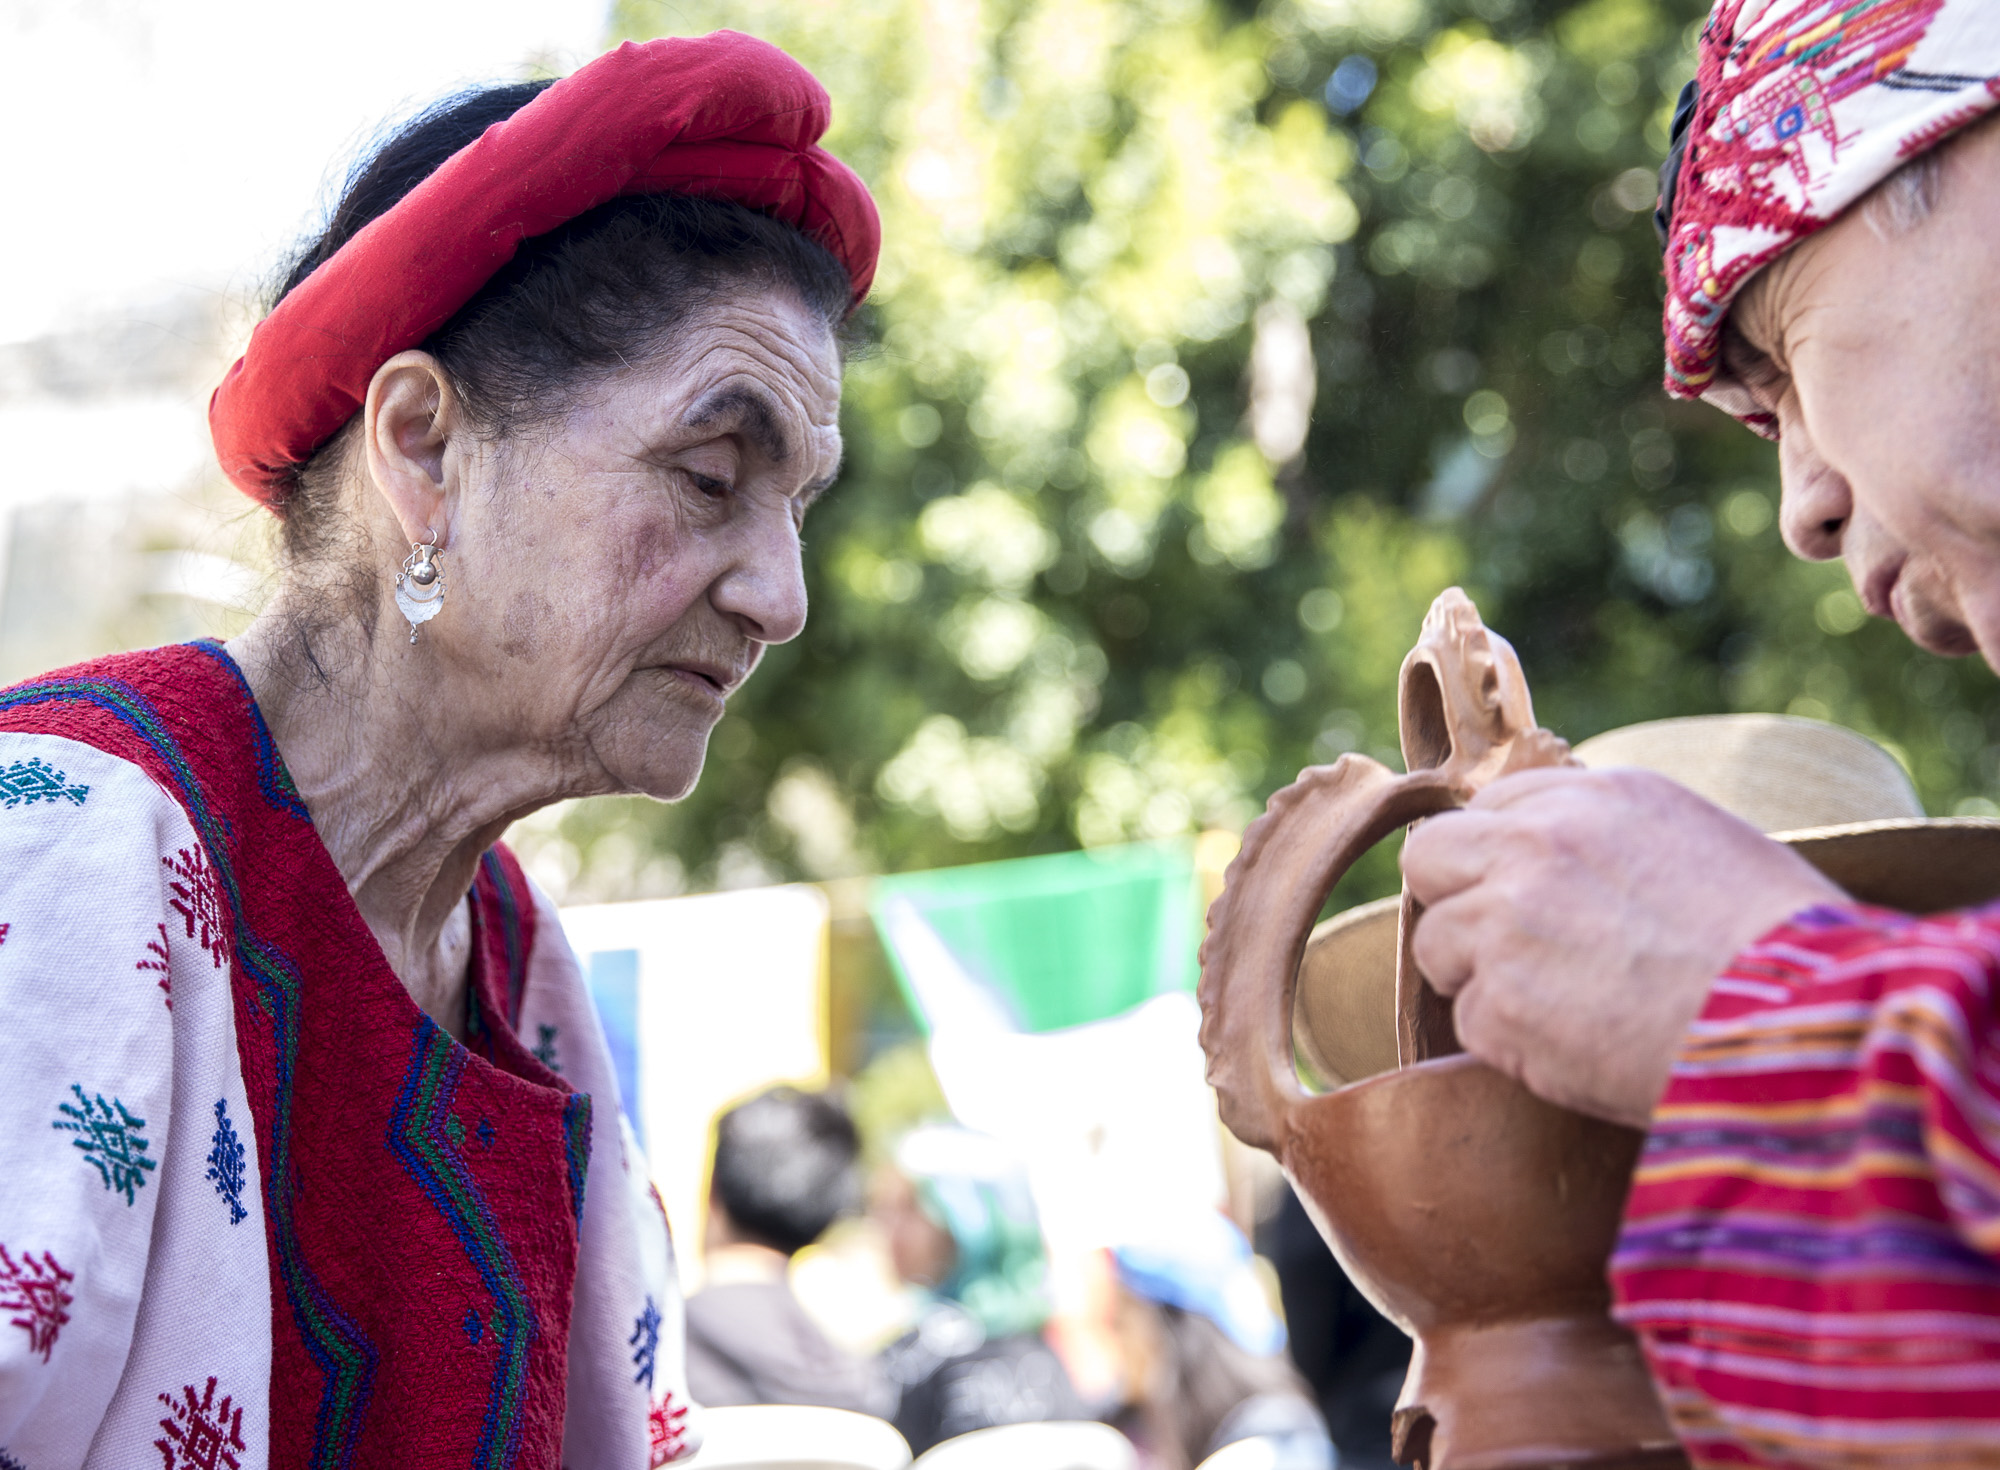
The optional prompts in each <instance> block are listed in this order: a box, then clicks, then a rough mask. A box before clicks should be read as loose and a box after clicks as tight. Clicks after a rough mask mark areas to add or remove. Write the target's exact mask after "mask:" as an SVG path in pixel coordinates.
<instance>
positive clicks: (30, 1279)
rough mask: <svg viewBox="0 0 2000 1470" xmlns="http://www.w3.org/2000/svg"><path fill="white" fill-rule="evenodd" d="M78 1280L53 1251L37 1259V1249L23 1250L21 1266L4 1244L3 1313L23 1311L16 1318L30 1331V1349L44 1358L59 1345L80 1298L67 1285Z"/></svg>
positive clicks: (0, 1272) (0, 1266)
mask: <svg viewBox="0 0 2000 1470" xmlns="http://www.w3.org/2000/svg"><path fill="white" fill-rule="evenodd" d="M74 1280H76V1273H75V1272H74V1271H65V1270H63V1268H62V1267H61V1266H60V1265H59V1264H57V1262H56V1258H55V1256H54V1255H53V1254H52V1253H51V1252H49V1251H43V1252H42V1258H41V1259H40V1260H39V1261H38V1260H36V1259H35V1253H34V1252H33V1251H25V1252H23V1253H22V1256H21V1262H20V1264H19V1265H16V1264H15V1263H14V1258H13V1257H12V1256H10V1255H9V1254H7V1247H6V1246H4V1245H0V1312H19V1313H21V1314H22V1315H21V1316H18V1317H15V1318H13V1319H11V1320H12V1325H13V1326H15V1327H20V1328H24V1329H25V1330H26V1331H27V1334H28V1351H29V1352H31V1353H40V1354H41V1355H42V1361H43V1362H44V1363H46V1362H47V1361H48V1360H49V1353H50V1351H51V1350H52V1349H53V1348H54V1347H55V1345H56V1334H57V1333H59V1332H60V1331H61V1330H62V1325H63V1323H65V1322H67V1321H69V1310H68V1308H69V1305H70V1303H72V1302H74V1301H75V1300H76V1298H75V1297H73V1296H71V1295H70V1294H69V1293H68V1292H67V1291H65V1290H64V1289H63V1288H64V1287H65V1286H67V1285H68V1284H69V1283H70V1282H72V1281H74Z"/></svg>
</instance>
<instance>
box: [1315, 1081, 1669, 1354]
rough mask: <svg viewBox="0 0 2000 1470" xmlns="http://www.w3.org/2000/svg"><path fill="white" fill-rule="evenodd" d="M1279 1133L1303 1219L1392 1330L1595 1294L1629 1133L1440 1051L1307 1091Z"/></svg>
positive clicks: (1625, 1181) (1635, 1147) (1631, 1143)
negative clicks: (1284, 1135) (1306, 1213)
mask: <svg viewBox="0 0 2000 1470" xmlns="http://www.w3.org/2000/svg"><path fill="white" fill-rule="evenodd" d="M1290 1131H1291V1137H1290V1138H1289V1139H1288V1141H1287V1142H1288V1146H1287V1148H1286V1149H1285V1159H1286V1163H1287V1164H1288V1166H1289V1167H1290V1170H1291V1172H1292V1174H1293V1176H1294V1181H1295V1182H1296V1183H1297V1185H1298V1186H1299V1190H1300V1193H1301V1195H1302V1197H1303V1198H1304V1200H1305V1202H1306V1205H1307V1208H1308V1210H1310V1211H1311V1212H1312V1213H1313V1215H1314V1217H1315V1223H1316V1224H1318V1226H1319V1228H1320V1231H1321V1233H1322V1234H1324V1235H1325V1236H1326V1238H1327V1240H1328V1242H1329V1243H1330V1244H1332V1246H1333V1248H1334V1251H1335V1253H1336V1254H1337V1255H1338V1256H1339V1257H1340V1260H1341V1264H1342V1265H1343V1266H1344V1267H1346V1269H1347V1271H1348V1274H1349V1275H1350V1276H1352V1277H1353V1278H1354V1280H1355V1283H1356V1284H1357V1285H1358V1286H1359V1287H1360V1288H1361V1290H1362V1291H1364V1292H1365V1293H1367V1295H1368V1297H1369V1299H1370V1300H1372V1301H1373V1302H1374V1303H1375V1304H1376V1305H1377V1306H1378V1307H1380V1308H1381V1309H1382V1311H1383V1312H1384V1313H1385V1314H1386V1315H1387V1316H1389V1317H1390V1318H1392V1319H1393V1320H1394V1321H1396V1322H1397V1323H1398V1324H1400V1325H1401V1326H1403V1327H1404V1328H1405V1329H1406V1330H1408V1331H1411V1332H1413V1333H1416V1332H1428V1331H1430V1330H1431V1328H1433V1327H1434V1326H1439V1325H1445V1324H1452V1323H1458V1324H1481V1323H1492V1322H1504V1321H1510V1320H1517V1319H1522V1318H1526V1317H1528V1316H1544V1315H1547V1314H1548V1313H1549V1312H1550V1311H1551V1310H1552V1309H1553V1310H1556V1311H1562V1310H1564V1309H1566V1308H1569V1307H1571V1306H1574V1308H1575V1309H1576V1310H1579V1311H1582V1310H1589V1309H1599V1310H1601V1309H1602V1308H1603V1306H1604V1305H1605V1303H1606V1301H1607V1299H1608V1292H1607V1288H1606V1286H1605V1280H1604V1262H1605V1259H1606V1258H1607V1257H1608V1256H1609V1255H1610V1253H1611V1246H1612V1242H1613V1240H1614V1239H1615V1238H1616V1236H1617V1233H1618V1221H1619V1216H1620V1213H1621V1211H1622V1210H1623V1208H1624V1204H1625V1194H1626V1191H1627V1190H1628V1188H1629V1187H1630V1185H1631V1179H1632V1166H1633V1164H1634V1163H1635V1162H1636V1161H1637V1159H1638V1156H1639V1147H1640V1144H1641V1142H1642V1136H1641V1135H1640V1134H1638V1133H1636V1132H1634V1131H1633V1130H1631V1129H1629V1128H1620V1127H1617V1126H1615V1125H1613V1124H1609V1123H1602V1122H1599V1121H1597V1120H1595V1119H1592V1118H1586V1117H1584V1116H1583V1115H1582V1114H1580V1113H1572V1112H1569V1111H1567V1110H1565V1109H1562V1108H1558V1107H1555V1106H1553V1105H1552V1104H1549V1103H1546V1102H1543V1101H1542V1100H1541V1099H1540V1098H1538V1097H1536V1096H1535V1095H1534V1094H1533V1093H1531V1092H1529V1091H1528V1090H1527V1089H1526V1088H1525V1087H1523V1086H1521V1084H1520V1083H1518V1082H1515V1081H1513V1080H1512V1079H1511V1078H1508V1077H1506V1076H1503V1075H1502V1074H1501V1073H1499V1072H1496V1071H1494V1070H1493V1069H1492V1068H1491V1067H1488V1066H1485V1065H1484V1064H1482V1063H1480V1062H1476V1061H1474V1060H1473V1059H1472V1058H1470V1057H1467V1056H1453V1057H1444V1058H1440V1059H1438V1060H1436V1061H1430V1062H1419V1063H1417V1064H1416V1065H1415V1066H1411V1067H1405V1068H1403V1069H1401V1070H1400V1071H1395V1072H1386V1073H1383V1074H1381V1075H1380V1076H1376V1077H1371V1078H1369V1079H1367V1080H1366V1081H1363V1082H1356V1083H1353V1084H1350V1085H1349V1086H1346V1087H1343V1088H1340V1089H1339V1090H1338V1091H1335V1092H1330V1093H1325V1094H1323V1095H1321V1096H1319V1097H1316V1098H1313V1099H1311V1100H1310V1101H1308V1102H1307V1103H1305V1104H1304V1105H1303V1106H1301V1107H1300V1108H1299V1109H1298V1111H1297V1112H1296V1113H1295V1114H1294V1115H1293V1118H1292V1120H1291V1130H1290Z"/></svg>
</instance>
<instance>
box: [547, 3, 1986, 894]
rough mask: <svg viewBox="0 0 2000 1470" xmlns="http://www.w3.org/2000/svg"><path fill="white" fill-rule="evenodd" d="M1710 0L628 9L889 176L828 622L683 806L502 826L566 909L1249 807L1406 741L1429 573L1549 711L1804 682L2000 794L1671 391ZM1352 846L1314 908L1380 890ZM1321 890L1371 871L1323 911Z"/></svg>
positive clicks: (819, 555)
mask: <svg viewBox="0 0 2000 1470" xmlns="http://www.w3.org/2000/svg"><path fill="white" fill-rule="evenodd" d="M1701 8H1702V7H1700V6H1699V4H1698V0H1672V3H1662V0H1583V3H1580V4H1569V5H1562V4H1538V3H1535V0H1267V3H1264V4H1261V5H1248V4H1233V3H1221V0H984V3H981V0H840V3H805V0H731V3H728V4H713V3H707V0H688V3H673V4H663V3H658V0H624V3H623V4H622V5H621V7H620V8H619V10H618V11H617V12H616V24H617V27H618V29H619V32H620V33H621V34H622V35H625V36H631V37H650V36H654V35H661V34H692V33H699V32H702V31H706V30H709V29H712V28H714V27H717V26H722V25H728V26H731V27H734V28H736V29H739V30H747V31H750V32H753V33H755V34H758V35H761V36H764V37H766V38H768V39H770V40H772V41H774V42H776V43H777V44H779V45H781V46H783V47H784V48H786V49H787V50H788V51H790V52H792V53H793V54H794V55H796V56H798V57H799V58H800V59H802V60H803V61H804V62H805V63H806V64H807V65H808V66H809V67H811V68H812V69H813V71H814V72H815V73H816V74H817V75H818V76H819V77H820V78H821V80H822V81H824V82H825V84H826V85H827V87H828V89H829V91H830V92H831V93H832V95H833V98H834V131H833V133H832V135H831V136H830V138H829V139H828V142H829V144H830V146H831V147H832V148H833V149H834V150H835V151H836V152H838V153H839V154H840V155H841V156H842V157H844V158H845V159H847V160H848V161H850V162H851V163H852V164H853V165H854V166H855V167H857V168H858V169H859V170H860V171H861V172H862V174H863V175H865V176H866V177H867V179H868V181H869V183H870V184H871V186H872V187H873V188H874V189H875V190H876V194H877V198H878V200H879V201H880V203H881V207H882V213H883V222H884V234H885V254H884V258H883V264H882V272H881V275H880V277H879V278H878V280H877V284H876V288H875V292H874V296H873V299H872V302H871V304H870V306H869V308H868V310H867V314H866V318H865V322H864V325H865V327H866V329H867V332H868V334H869V336H870V337H871V338H872V339H873V342H874V345H873V346H872V347H871V348H869V349H867V350H865V351H863V352H861V353H860V354H858V355H857V356H856V357H855V359H854V361H853V362H852V365H851V367H850V368H849V372H848V379H847V401H846V413H845V427H846V434H847V444H848V460H847V469H846V472H845V474H844V475H843V478H842V483H841V485H840V487H839V489H838V490H837V491H836V492H835V493H834V494H833V495H832V496H831V497H830V498H829V499H828V500H827V501H825V502H824V503H823V504H822V506H821V507H820V508H819V509H816V510H815V511H814V513H813V517H812V521H811V523H810V525H809V526H808V529H807V534H808V543H809V544H808V552H807V555H808V576H809V578H810V581H811V593H812V600H813V612H812V618H811V624H810V626H809V628H808V629H807V631H806V633H805V635H804V636H803V637H802V638H801V639H799V640H798V641H797V642H796V643H794V644H791V645H789V646H787V647H784V648H780V649H775V650H773V651H772V653H771V655H770V656H769V658H768V659H767V660H766V665H765V668H764V670H763V671H762V672H761V673H760V674H759V675H758V676H757V678H756V679H755V680H753V681H752V683H751V684H750V685H749V687H748V688H747V689H745V690H744V691H743V692H742V693H741V694H739V695H738V696H737V697H736V700H735V702H734V708H733V712H732V713H731V715H730V716H729V717H728V718H727V719H726V720H725V721H724V722H723V724H722V725H721V726H720V727H719V728H718V729H717V731H716V735H715V738H714V741H713V744H712V747H711V756H710V764H709V769H708V772H707V774H706V775H705V776H704V777H703V779H702V783H701V786H700V788H699V790H698V791H697V792H696V793H695V795H694V796H693V797H692V798H691V799H689V800H688V801H686V802H684V803H681V804H680V805H678V806H674V807H668V808H662V807H655V806H651V805H646V804H641V803H630V802H616V801H613V802H589V803H581V804H578V805H575V806H570V807H565V808H560V809H556V810H555V811H552V812H551V813H548V814H545V815H544V816H543V817H541V818H538V819H537V820H536V822H534V823H531V824H530V830H529V831H528V832H526V833H525V834H523V836H524V839H525V841H524V844H523V845H524V846H525V847H527V848H528V849H529V850H530V851H531V852H532V854H533V857H534V861H535V863H536V865H537V867H538V869H539V870H540V872H541V874H542V876H544V877H545V878H546V879H548V880H550V881H552V882H555V883H558V884H561V885H562V886H563V887H564V888H566V889H567V891H568V892H569V894H570V895H571V897H572V898H573V899H574V898H576V897H581V896H594V897H603V898H617V897H628V896H639V895H641V894H649V893H663V892H671V891H674V890H675V889H676V888H678V887H681V886H691V887H705V886H711V885H717V884H719V885H723V886H729V885H732V884H740V883H746V882H755V881H764V880H767V879H769V878H773V877H781V876H802V877H810V878H828V877H839V876H842V875H847V874H853V873H862V872H881V871H897V870H903V869H911V868H920V867H930V866H938V865H944V864H951V863H960V862H967V861H974V860H979V859H985V858H993V857H1002V856H1010V855H1016V854H1023V853H1032V852H1041V851H1048V850H1053V849H1060V848H1067V847H1071V846H1074V845H1077V844H1079V843H1081V844H1085V845H1089V844H1099V843H1110V842H1118V841H1123V840H1127V839H1132V838H1154V837H1169V836H1174V835H1177V834H1181V833H1185V832H1191V831H1195V830H1198V829H1202V828H1211V827H1226V828H1240V827H1241V826H1242V824H1243V823H1245V822H1246V821H1247V820H1248V819H1249V818H1250V817H1252V816H1253V815H1254V814H1255V813H1256V812H1257V811H1258V810H1259V808H1260V807H1261V805H1262V803H1263V801H1264V800H1265V798H1266V797H1267V796H1268V795H1269V793H1270V792H1271V791H1272V790H1273V789H1274V788H1276V787H1277V786H1279V785H1281V784H1283V783H1285V782H1287V781H1289V780H1290V779H1291V778H1292V776H1293V775H1294V774H1295V773H1296V771H1297V770H1298V769H1299V768H1300V767H1301V766H1303V765H1306V764H1309V763H1312V762H1320V761H1326V760H1330V759H1332V758H1334V757H1335V756H1337V755H1338V754H1340V753H1341V752H1343V751H1347V750H1362V751H1367V752H1369V753H1371V754H1374V755H1376V756H1378V757H1381V758H1383V759H1387V760H1390V761H1391V762H1394V761H1395V760H1396V757H1395V754H1394V752H1395V746H1396V731H1395V710H1394V701H1393V693H1394V681H1395V676H1396V672H1397V669H1398V666H1399V664H1400V661H1401V659H1402V656H1403V654H1404V652H1405V651H1406V650H1407V649H1408V647H1409V645H1410V644H1411V642H1412V641H1413V639H1414V637H1415V634H1416V631H1417V626H1418V623H1419V621H1420V619H1421V617H1422V614H1423V611H1424V609H1425V607H1426V605H1427V604H1428V602H1429V600H1430V599H1431V597H1432V596H1433V595H1434V594H1435V593H1436V592H1438V591H1439V590H1440V589H1441V588H1443V587H1445V586H1447V585H1449V584H1451V583H1454V582H1457V583H1461V584H1463V585H1464V586H1466V587H1467V589H1468V590H1469V591H1470V592H1471V593H1472V594H1473V596H1474V597H1475V598H1476V599H1477V601H1478V602H1479V605H1480V607H1481V608H1482V610H1483V611H1484V613H1485V615H1486V618H1487V620H1488V622H1489V623H1490V624H1491V625H1492V626H1493V627H1495V628H1497V629H1499V630H1500V631H1502V632H1503V633H1505V634H1506V635H1507V636H1508V637H1509V638H1510V639H1511V640H1512V641H1513V642H1514V644H1515V645H1516V647H1517V648H1518V650H1519V652H1520V654H1521V658H1522V661H1523V663H1524V665H1525V667H1526V670H1527V673H1528V677H1529V680H1530V683H1531V686H1532V688H1533V690H1534V692H1535V696H1536V703H1537V711H1538V714H1539V715H1540V717H1541V719H1542V721H1543V723H1545V724H1547V725H1549V726H1551V727H1552V728H1554V729H1555V730H1557V731H1558V732H1559V733H1561V734H1563V735H1565V736H1567V737H1569V738H1570V739H1572V740H1577V739H1581V738H1583V737H1585V736H1588V735H1591V734H1593V733H1596V732H1597V731H1599V730H1603V729H1606V728H1610V727H1613V726H1616V725H1621V724H1626V723H1629V722H1632V721H1635V720H1643V719H1650V718H1656V717H1661V716H1666V715H1675V714H1692V713H1701V712H1706V711H1716V710H1728V709H1750V710H1781V711H1783V710H1788V711H1790V712H1792V713H1794V714H1801V715H1810V716H1813V717H1816V718H1821V719H1832V720H1836V721H1839V722H1842V723H1845V724H1849V725H1852V726H1854V727H1856V728H1858V729H1860V730H1863V731H1865V732H1866V733H1868V734H1870V735H1872V736H1874V737H1875V738H1877V739H1879V740H1882V741H1883V742H1885V743H1886V744H1888V745H1889V746H1890V747H1891V748H1892V749H1893V750H1894V751H1895V752H1896V753H1897V754H1898V755H1899V756H1900V757H1902V758H1903V759H1904V761H1905V762H1906V763H1907V765H1908V766H1909V768H1910V770H1911V773H1912V774H1913V776H1914V777H1915V779H1916V782H1917V785H1918V787H1919V789H1920V791H1921V793H1922V795H1923V797H1924V799H1925V801H1926V803H1927V804H1928V806H1929V807H1930V809H1931V810H1932V811H1933V812H1949V811H1954V810H1957V811H1977V812H1993V811H1995V810H2000V809H1996V808H1995V807H1994V806H1993V805H1992V804H1991V803H1990V802H1989V801H1988V800H1987V799H1986V793H1989V792H1990V791H1991V790H1992V789H1993V785H1994V777H1995V774H1996V769H1995V758H1996V748H1995V746H1994V745H1993V743H1992V742H1993V739H1994V735H1995V732H1994V730H1993V728H1992V727H1991V721H1990V719H1989V717H1988V715H1987V714H1986V713H1985V711H1986V709H1987V706H1988V704H1989V702H1990V701H1989V698H1988V695H1989V691H1990V688H1991V676H1990V675H1989V674H1988V673H1987V672H1986V671H1985V670H1984V668H1983V667H1979V666H1977V665H1976V662H1972V661H1969V662H1968V663H1966V664H1962V665H1956V666H1954V665H1952V664H1948V663H1945V662H1942V661H1939V660H1937V659H1933V658H1931V657H1929V656H1928V655H1925V654H1923V653H1920V652H1918V651H1916V650H1914V649H1913V648H1911V647H1910V646H1909V645H1908V644H1907V643H1906V642H1905V641H1904V640H1903V638H1902V636H1901V635H1900V633H1899V632H1898V631H1897V630H1896V629H1895V628H1893V627H1891V626H1887V625H1884V624H1878V623H1872V622H1869V621H1868V620H1866V619H1865V618H1864V617H1863V615H1862V611H1861V608H1860V605H1859V603H1858V601H1857V600H1856V599H1855V597H1854V595H1853V593H1852V591H1851V590H1849V588H1848V584H1847V581H1846V578H1845V575H1844V573H1843V572H1842V571H1841V569H1840V568H1839V567H1838V566H1821V567H1810V566H1805V565H1803V564H1800V563H1797V562H1795V561H1793V560H1791V559H1790V558H1789V557H1788V556H1787V555H1786V553H1785V552H1784V549H1783V547H1782V546H1781V544H1780V543H1779V540H1778V537H1777V531H1776V527H1775V524H1774V519H1775V514H1774V513H1775V510H1776V465H1775V456H1774V453H1773V451H1772V449H1771V447H1770V446H1769V445H1767V444H1764V443H1762V442H1760V441H1758V440H1756V439H1754V438H1753V437H1752V436H1751V435H1750V434H1748V433H1747V432H1746V431H1744V430H1742V429H1741V428H1739V427H1737V426H1736V425H1734V424H1732V423H1730V422H1729V421H1728V420H1726V419H1724V418H1723V417H1722V416H1721V415H1720V414H1718V413H1716V412H1715V411H1713V410H1711V409H1708V408H1706V407H1702V406H1689V405H1676V404H1672V403H1669V402H1668V401H1667V400H1666V399H1665V398H1664V397H1663V395H1662V394H1661V392H1660V389H1659V386H1658V384H1659V378H1660V353H1659V308H1658V300H1659V280H1658V277H1659V268H1658V267H1659V257H1658V252H1657V249H1656V246H1655V244H1654V239H1653V233H1652V225H1651V219H1650V212H1651V209H1652V205H1653V200H1654V192H1655V182H1654V172H1653V171H1654V168H1655V166H1656V164H1657V160H1658V159H1659V157H1660V156H1661V154H1662V153H1663V151H1664V148H1665V143H1666V136H1665V128H1666V123H1667V119H1668V116H1669V112H1670V108H1671V104H1672V100H1673V98H1674V97H1675V95H1676V93H1677V92H1678V90H1679V88H1680V86H1681V84H1682V82H1683V81H1684V80H1685V78H1686V77H1687V76H1688V75H1689V74H1690V72H1691V66H1692V59H1691V58H1692V44H1693V37H1694V33H1695V30H1696V28H1697V27H1698V25H1699V23H1700V13H1701ZM1394 881H1395V875H1394V869H1393V863H1392V861H1390V860H1389V858H1388V857H1387V855H1386V854H1385V855H1382V856H1381V857H1380V858H1378V860H1377V861H1376V862H1375V863H1374V864H1373V865H1372V866H1371V867H1369V868H1368V869H1367V870H1366V871H1365V872H1363V873H1361V874H1358V875H1357V877H1356V879H1354V880H1352V881H1351V883H1350V884H1349V885H1348V886H1347V889H1344V891H1343V894H1342V895H1341V897H1342V898H1343V899H1351V900H1359V899H1362V898H1366V897H1370V896H1373V895H1374V894H1376V893H1379V892H1384V891H1387V890H1388V889H1390V888H1391V887H1392V886H1393V884H1394ZM1349 890H1351V891H1349Z"/></svg>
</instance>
